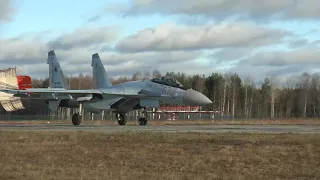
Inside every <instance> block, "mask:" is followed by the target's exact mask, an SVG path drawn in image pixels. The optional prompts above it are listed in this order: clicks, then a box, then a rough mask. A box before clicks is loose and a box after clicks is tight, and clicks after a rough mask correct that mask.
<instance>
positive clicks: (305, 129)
mask: <svg viewBox="0 0 320 180" xmlns="http://www.w3.org/2000/svg"><path fill="white" fill-rule="evenodd" d="M0 130H29V131H30V130H31V131H79V130H81V131H89V132H126V131H155V132H207V133H218V132H237V133H239V132H259V133H320V126H318V125H163V126H160V125H147V126H139V125H126V126H119V125H80V126H73V125H69V124H0Z"/></svg>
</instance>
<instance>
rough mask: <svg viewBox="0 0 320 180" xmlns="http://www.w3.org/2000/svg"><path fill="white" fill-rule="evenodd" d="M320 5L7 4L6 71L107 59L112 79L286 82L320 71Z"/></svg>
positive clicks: (138, 0)
mask: <svg viewBox="0 0 320 180" xmlns="http://www.w3.org/2000/svg"><path fill="white" fill-rule="evenodd" d="M319 7H320V1H316V0H281V1H279V0H268V1H265V0H255V1H252V0H237V1H234V0H215V1H212V0H197V1H195V0H184V1H181V0H170V1H169V0H92V1H76V0H68V1H65V0H64V1H62V0H55V1H43V0H0V67H2V68H7V67H12V66H17V67H18V68H19V69H21V71H22V73H24V74H26V75H29V76H31V77H35V78H44V77H47V76H48V65H47V64H46V59H47V53H48V51H50V50H54V51H55V52H56V55H57V57H58V59H59V61H60V63H61V65H62V69H63V70H64V72H65V75H76V74H78V73H84V74H91V73H92V70H91V66H90V64H91V56H92V54H94V53H99V55H100V57H101V59H102V61H103V63H104V65H105V68H106V70H107V71H108V73H109V75H110V76H111V77H119V76H128V77H131V76H132V75H133V73H134V72H137V71H140V72H142V73H145V72H150V73H152V71H154V70H158V71H160V72H161V73H166V72H168V71H169V72H184V73H186V74H190V75H192V74H204V75H210V74H211V73H215V72H218V73H238V74H239V75H240V76H241V77H243V78H245V77H248V76H250V77H251V78H253V79H254V80H256V81H259V80H263V79H264V78H265V77H272V78H277V79H279V80H281V81H285V80H286V79H287V78H288V77H290V76H294V75H300V74H302V73H303V72H308V73H314V72H319V70H320V48H319V47H320V21H319V19H320V9H319Z"/></svg>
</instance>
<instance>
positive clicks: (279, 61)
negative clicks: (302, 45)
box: [240, 48, 320, 67]
mask: <svg viewBox="0 0 320 180" xmlns="http://www.w3.org/2000/svg"><path fill="white" fill-rule="evenodd" d="M319 59H320V49H318V48H314V49H313V48H308V49H297V50H292V51H276V52H274V51H269V52H257V53H256V54H254V55H253V56H251V57H249V58H246V59H244V60H243V61H241V62H240V63H246V64H251V65H253V66H271V67H275V66H287V65H293V64H296V65H300V66H303V65H307V64H308V65H310V64H311V65H320V63H319Z"/></svg>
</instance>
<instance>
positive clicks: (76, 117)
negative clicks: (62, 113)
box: [72, 113, 81, 126]
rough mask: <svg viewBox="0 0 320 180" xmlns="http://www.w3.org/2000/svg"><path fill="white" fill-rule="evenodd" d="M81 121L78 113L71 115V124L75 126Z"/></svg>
mask: <svg viewBox="0 0 320 180" xmlns="http://www.w3.org/2000/svg"><path fill="white" fill-rule="evenodd" d="M80 123H81V115H80V114H79V113H75V114H73V115H72V124H73V125H75V126H79V125H80Z"/></svg>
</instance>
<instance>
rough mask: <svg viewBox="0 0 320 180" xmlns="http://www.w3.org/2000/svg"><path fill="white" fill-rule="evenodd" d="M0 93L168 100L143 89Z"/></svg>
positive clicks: (12, 91) (36, 97) (23, 95)
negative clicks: (110, 96) (111, 96)
mask: <svg viewBox="0 0 320 180" xmlns="http://www.w3.org/2000/svg"><path fill="white" fill-rule="evenodd" d="M0 91H1V92H5V93H8V94H13V95H14V96H16V97H21V98H24V97H25V98H27V99H30V98H31V99H46V100H51V99H52V100H56V99H77V101H84V100H90V99H92V97H93V96H95V95H99V96H102V95H113V96H118V97H127V98H137V99H140V98H143V99H144V98H146V99H159V100H160V99H163V98H170V97H169V96H167V95H162V94H160V93H154V92H151V91H147V90H144V89H140V90H119V89H106V90H99V89H84V90H69V89H59V88H52V89H50V88H30V89H26V90H17V89H0Z"/></svg>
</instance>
